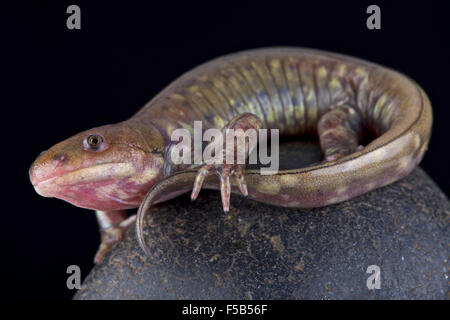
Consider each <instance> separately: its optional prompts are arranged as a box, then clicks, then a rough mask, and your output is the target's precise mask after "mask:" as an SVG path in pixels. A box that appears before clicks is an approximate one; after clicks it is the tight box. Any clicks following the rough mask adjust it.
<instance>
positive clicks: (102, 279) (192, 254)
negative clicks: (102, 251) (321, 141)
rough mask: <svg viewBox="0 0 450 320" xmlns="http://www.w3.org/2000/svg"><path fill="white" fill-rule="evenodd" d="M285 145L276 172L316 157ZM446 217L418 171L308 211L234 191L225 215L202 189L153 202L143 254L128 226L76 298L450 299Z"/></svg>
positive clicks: (441, 200)
mask: <svg viewBox="0 0 450 320" xmlns="http://www.w3.org/2000/svg"><path fill="white" fill-rule="evenodd" d="M288 145H289V148H287V149H286V148H284V149H283V150H284V151H283V153H282V158H283V157H284V159H286V158H287V160H286V161H284V163H285V164H284V165H283V166H284V168H287V167H290V166H292V164H296V165H297V166H299V163H300V162H302V165H306V163H311V162H314V161H317V160H318V159H319V157H320V151H319V150H318V149H317V148H316V147H314V146H312V145H310V144H303V145H302V146H301V148H300V149H301V150H302V151H303V152H298V150H299V148H298V144H296V143H290V144H288ZM293 145H294V146H295V148H292V146H293ZM292 150H297V151H296V152H294V153H292V152H293V151H292ZM282 163H283V161H282ZM286 163H287V164H286ZM449 213H450V203H449V201H448V199H447V198H446V196H445V195H444V194H443V193H442V192H441V191H440V190H439V188H438V187H437V186H436V185H435V184H434V183H433V182H432V180H431V179H430V178H429V177H428V176H427V175H426V174H425V173H424V172H423V171H422V170H421V169H420V168H417V169H416V170H414V171H413V172H412V173H411V174H410V175H409V176H408V177H406V178H405V179H403V180H401V181H399V182H396V183H394V184H392V185H390V186H387V187H384V188H381V189H378V190H375V191H372V192H370V193H368V194H365V195H363V196H360V197H358V198H355V199H352V200H350V201H347V202H344V203H340V204H337V205H332V206H328V207H324V208H316V209H309V210H305V209H288V208H280V207H274V206H269V205H264V204H260V203H257V202H255V201H251V200H248V199H245V198H243V197H239V196H235V195H234V196H233V195H232V200H231V209H230V213H229V214H228V215H224V214H223V212H222V209H221V202H220V195H219V193H218V192H216V191H208V190H203V191H202V192H201V193H200V196H199V199H198V200H197V201H195V202H191V201H190V200H189V197H188V195H182V196H180V197H179V198H177V199H174V200H171V201H169V202H167V203H163V204H160V205H157V206H155V207H154V208H153V209H152V214H151V216H152V217H151V219H149V217H147V218H148V219H147V224H146V226H145V230H144V231H145V233H144V234H145V237H146V240H147V243H148V244H149V246H150V247H151V248H152V251H153V253H152V256H151V257H146V256H145V254H144V252H143V251H142V250H141V248H140V247H139V245H138V243H137V241H136V236H135V231H134V228H131V229H130V230H128V231H127V233H126V235H125V239H124V241H123V242H122V243H120V244H118V245H116V246H115V247H114V248H113V250H112V251H111V252H110V253H109V254H107V256H106V257H105V259H104V261H103V262H102V263H100V264H99V265H97V266H95V267H94V269H93V270H92V271H91V273H90V274H89V275H88V277H87V278H86V279H85V281H84V283H83V285H82V288H81V289H80V290H79V291H78V292H77V294H76V295H75V297H74V298H75V299H448V298H449V290H448V271H447V264H448V261H447V259H448V256H449V250H448V246H449V243H450V241H449V229H448V222H449ZM150 220H151V224H150ZM371 265H376V266H379V268H380V274H379V275H380V279H381V282H380V285H381V288H380V289H378V290H377V289H374V290H369V289H368V287H367V279H368V278H369V277H370V276H371V275H373V272H372V273H371V274H369V273H366V271H367V268H368V267H369V266H371Z"/></svg>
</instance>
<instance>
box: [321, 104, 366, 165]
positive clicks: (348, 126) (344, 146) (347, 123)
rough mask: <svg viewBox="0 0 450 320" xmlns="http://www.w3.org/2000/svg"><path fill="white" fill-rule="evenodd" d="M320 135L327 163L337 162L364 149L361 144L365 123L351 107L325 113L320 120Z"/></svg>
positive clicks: (338, 108)
mask: <svg viewBox="0 0 450 320" xmlns="http://www.w3.org/2000/svg"><path fill="white" fill-rule="evenodd" d="M318 133H319V140H320V146H321V148H322V151H323V153H324V156H325V161H335V160H337V159H339V158H342V157H344V156H346V155H349V154H351V153H353V152H355V151H357V150H361V149H362V148H363V147H362V146H361V145H360V144H359V142H360V141H361V140H362V137H363V134H364V126H363V121H362V118H361V116H360V115H359V113H358V112H357V111H356V110H355V109H354V108H353V107H352V106H350V105H347V104H344V105H341V106H338V107H335V108H333V109H331V110H330V111H328V112H327V113H325V114H324V115H323V116H322V117H321V118H320V119H319V123H318Z"/></svg>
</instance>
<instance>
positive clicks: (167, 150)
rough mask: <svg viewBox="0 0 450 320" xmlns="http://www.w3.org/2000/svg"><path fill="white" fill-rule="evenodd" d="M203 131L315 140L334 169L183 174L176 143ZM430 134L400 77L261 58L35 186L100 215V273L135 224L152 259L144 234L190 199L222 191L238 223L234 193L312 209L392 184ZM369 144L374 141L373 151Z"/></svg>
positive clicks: (427, 115)
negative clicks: (176, 136) (165, 209)
mask: <svg viewBox="0 0 450 320" xmlns="http://www.w3.org/2000/svg"><path fill="white" fill-rule="evenodd" d="M194 121H201V122H202V129H203V130H207V129H210V128H216V129H222V130H225V129H242V130H243V132H244V133H245V132H246V131H248V130H249V129H255V130H260V129H278V130H279V133H280V135H281V136H291V137H292V136H294V137H295V136H302V135H316V136H318V138H319V142H320V145H321V148H322V151H323V154H324V160H323V161H322V162H320V163H317V164H314V165H311V166H309V167H304V168H299V169H290V170H279V171H278V172H276V173H275V174H271V175H263V174H261V172H260V171H259V170H246V169H245V164H242V163H241V164H237V163H231V164H228V163H212V164H211V163H210V164H206V163H202V164H198V165H196V166H195V165H175V164H173V162H172V161H171V159H170V154H171V150H173V147H174V145H176V144H175V142H174V141H172V139H171V137H172V134H173V133H174V131H175V130H176V129H179V128H184V129H186V130H188V131H189V132H193V128H194ZM431 127H432V110H431V104H430V101H429V99H428V97H427V95H426V94H425V92H424V91H423V89H422V88H421V87H420V86H419V85H418V84H417V83H415V82H414V81H413V80H411V79H410V78H408V77H407V76H405V75H403V74H401V73H399V72H397V71H394V70H392V69H389V68H387V67H383V66H380V65H378V64H375V63H371V62H367V61H364V60H361V59H358V58H354V57H349V56H345V55H341V54H336V53H330V52H325V51H319V50H312V49H304V48H262V49H254V50H248V51H242V52H238V53H234V54H230V55H226V56H223V57H220V58H217V59H214V60H212V61H210V62H207V63H205V64H202V65H200V66H198V67H196V68H194V69H193V70H191V71H189V72H187V73H185V74H183V75H182V76H181V77H179V78H178V79H176V80H175V81H174V82H172V83H171V84H169V85H168V86H167V87H166V88H165V89H164V90H162V91H161V92H160V93H159V94H158V95H156V96H155V97H154V98H153V99H151V100H150V101H149V102H148V103H147V104H146V105H145V106H144V107H143V108H142V109H140V110H139V111H138V112H137V113H136V114H134V115H133V116H132V117H131V118H130V119H128V120H126V121H123V122H119V123H116V124H111V125H105V126H101V127H97V128H93V129H90V130H86V131H84V132H81V133H79V134H77V135H75V136H73V137H70V138H68V139H66V140H64V141H62V142H60V143H58V144H56V145H55V146H53V147H52V148H50V149H48V150H47V151H44V152H43V153H41V155H40V156H39V157H38V158H37V159H36V160H35V161H34V162H33V164H32V165H31V167H30V170H29V175H30V180H31V182H32V184H33V186H34V188H35V190H36V192H37V193H38V194H40V195H42V196H45V197H56V198H60V199H63V200H65V201H68V202H70V203H72V204H74V205H76V206H79V207H83V208H89V209H92V210H95V211H96V214H97V218H98V222H99V225H100V230H101V238H102V241H101V244H100V248H99V250H98V252H97V254H96V257H95V261H96V262H98V261H101V260H102V258H103V256H104V255H105V253H106V252H107V251H108V250H109V249H110V248H111V246H112V245H113V244H114V243H116V242H117V241H120V240H121V238H122V235H123V232H124V230H126V228H127V227H129V226H130V225H131V224H133V223H134V222H135V221H136V229H137V236H138V240H139V243H140V245H141V247H142V248H143V249H144V251H145V252H146V253H147V254H148V253H149V252H148V248H147V246H146V244H145V241H144V239H143V234H142V224H143V221H144V216H145V213H146V212H148V211H149V210H150V208H151V206H152V204H154V203H157V202H162V201H166V200H168V199H171V198H173V197H176V196H178V195H180V194H183V193H186V192H189V191H192V193H191V197H192V199H195V198H196V197H197V195H198V193H199V191H200V189H201V188H202V187H203V188H209V189H218V190H220V191H221V195H222V205H223V208H224V210H225V211H228V210H229V198H230V194H231V193H241V194H243V195H244V196H248V197H249V198H250V199H253V200H256V201H261V202H264V203H267V204H271V205H276V206H285V207H298V208H311V207H320V206H325V205H330V204H334V203H338V202H342V201H345V200H348V199H351V198H353V197H357V196H359V195H361V194H363V193H366V192H369V191H371V190H373V189H375V188H380V187H382V186H385V185H387V184H390V183H392V182H394V181H397V180H399V179H401V178H402V177H405V176H406V175H407V174H409V173H410V172H411V171H412V170H413V169H414V168H415V167H416V166H417V165H418V163H419V162H420V161H421V159H422V158H423V156H424V153H425V151H426V149H427V146H428V142H429V139H430V135H431ZM367 134H369V135H370V136H371V137H373V138H372V140H371V141H369V142H367V143H365V145H363V143H364V141H365V140H364V137H365V136H367ZM235 148H237V147H235ZM235 151H236V152H239V151H242V150H237V149H236V150H235ZM249 151H250V150H247V152H246V154H245V157H248V152H249ZM216 176H218V178H219V180H218V179H217V177H216ZM137 207H139V210H138V217H137V219H136V215H132V216H130V217H128V216H127V214H126V212H125V210H127V209H132V208H137Z"/></svg>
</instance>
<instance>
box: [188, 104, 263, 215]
mask: <svg viewBox="0 0 450 320" xmlns="http://www.w3.org/2000/svg"><path fill="white" fill-rule="evenodd" d="M262 127H263V123H262V121H261V120H260V119H259V118H258V117H257V116H255V115H253V114H251V113H243V114H239V115H237V116H235V117H234V118H233V119H232V120H231V121H230V122H229V123H228V124H227V125H226V126H225V128H223V130H222V137H223V139H222V141H220V142H219V143H220V146H219V145H218V144H217V141H213V142H211V143H210V144H208V145H207V146H206V149H205V150H207V149H209V150H213V149H214V148H213V146H215V147H219V148H217V149H216V150H218V152H217V153H214V152H212V153H211V154H212V157H211V159H204V161H205V164H203V165H202V166H201V167H200V169H199V171H198V174H197V176H196V179H195V182H194V187H193V190H192V194H191V199H192V200H195V199H196V198H197V196H198V194H199V192H200V189H201V187H202V185H203V181H204V180H205V178H206V177H207V176H209V175H212V174H215V175H217V176H218V177H219V179H220V192H221V197H222V206H223V210H224V211H225V212H228V211H229V208H230V194H231V181H230V178H231V176H234V178H235V181H236V184H237V186H238V187H239V190H240V191H241V193H242V194H243V195H244V196H247V195H248V191H247V186H246V183H245V179H244V170H245V163H246V161H247V158H248V156H249V154H251V152H252V151H253V150H254V148H255V147H256V145H257V140H256V139H257V133H258V130H259V129H261V128H262ZM215 143H216V144H215ZM213 144H215V145H213Z"/></svg>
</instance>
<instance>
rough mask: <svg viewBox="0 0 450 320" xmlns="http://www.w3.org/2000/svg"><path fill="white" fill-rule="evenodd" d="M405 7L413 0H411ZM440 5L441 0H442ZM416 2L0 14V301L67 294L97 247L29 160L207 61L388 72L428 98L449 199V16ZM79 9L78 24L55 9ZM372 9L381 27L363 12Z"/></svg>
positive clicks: (84, 223) (88, 228)
mask: <svg viewBox="0 0 450 320" xmlns="http://www.w3.org/2000/svg"><path fill="white" fill-rule="evenodd" d="M414 3H415V4H414ZM442 3H443V2H442ZM442 3H441V2H437V1H436V2H435V1H424V2H422V3H419V2H412V1H395V2H394V1H390V2H387V1H370V2H369V1H329V2H326V1H301V0H297V1H290V2H284V1H278V0H277V1H268V2H263V1H257V2H244V1H240V2H230V1H226V2H222V1H208V2H205V3H203V4H200V3H197V4H194V3H191V2H190V1H189V2H188V1H184V2H180V3H176V2H168V1H167V2H166V1H164V2H160V1H158V2H156V1H145V2H144V1H117V2H112V1H107V2H106V1H105V2H94V1H78V0H72V1H33V2H31V1H30V2H29V3H25V2H20V1H19V2H17V3H16V4H15V5H14V6H5V5H2V6H3V7H2V8H1V19H0V30H1V31H0V32H1V52H2V53H1V54H2V59H1V61H2V62H1V65H2V70H1V75H2V79H3V85H2V90H1V93H2V94H1V98H2V100H1V111H2V113H1V114H2V120H3V121H2V123H3V124H4V125H3V126H2V129H3V130H4V131H5V133H4V134H3V135H2V136H3V139H2V144H1V147H2V152H1V154H2V157H1V158H2V161H4V162H5V163H4V164H3V165H2V167H1V169H2V170H1V172H2V174H1V177H2V180H1V181H2V182H1V185H2V186H3V189H4V191H3V192H2V197H1V199H2V208H3V210H2V213H3V216H2V222H3V223H2V225H3V227H2V238H3V240H2V254H1V256H2V258H1V265H2V269H4V272H2V289H3V290H1V292H2V295H3V296H5V297H9V298H57V299H66V298H70V297H71V296H72V295H73V293H74V292H73V291H70V290H68V289H67V288H66V277H67V274H66V268H67V266H69V265H72V264H76V265H79V266H80V267H81V270H82V277H83V278H84V277H85V276H86V275H87V273H88V272H89V270H90V268H92V266H93V263H92V259H93V257H94V254H95V251H96V249H97V246H98V244H99V234H98V230H97V225H96V220H95V216H94V214H93V212H90V211H89V210H85V209H80V208H76V207H74V206H72V205H70V204H68V203H65V202H63V201H61V200H55V199H47V198H42V197H40V196H38V195H37V194H36V193H35V192H34V190H33V188H32V186H31V183H30V182H29V178H28V167H29V165H30V164H31V163H32V161H33V160H34V159H35V158H36V156H37V155H38V154H39V152H40V151H42V150H44V149H47V148H48V147H50V146H51V145H53V144H55V143H56V142H58V141H60V140H62V139H64V138H67V137H69V136H71V135H73V134H75V133H77V132H79V131H82V130H85V129H88V128H91V127H95V126H99V125H103V124H107V123H114V122H119V121H122V120H125V119H126V118H128V117H129V116H131V115H132V114H134V113H135V112H136V111H137V110H138V109H139V108H140V107H141V106H142V105H143V104H145V103H146V102H147V101H148V100H149V99H150V98H151V97H153V96H154V95H155V94H156V93H158V92H159V91H160V90H161V89H163V88H164V87H165V86H166V85H167V84H168V83H169V82H170V81H172V80H173V79H175V78H176V77H178V76H179V75H180V74H181V73H183V72H185V71H188V70H189V69H191V68H193V67H195V66H197V65H198V64H200V63H202V62H205V61H206V60H209V59H211V58H215V57H217V56H220V55H223V54H226V53H231V52H235V51H238V50H243V49H250V48H256V47H265V46H301V47H311V48H318V49H324V50H329V51H335V52H340V53H344V54H348V55H353V56H357V57H360V58H364V59H367V60H370V61H374V62H377V63H380V64H383V65H386V66H389V67H392V68H394V69H397V70H399V71H401V72H403V73H405V74H407V75H409V76H410V77H412V78H413V79H415V80H416V81H417V82H418V83H419V84H420V85H421V86H422V87H423V88H424V89H425V91H426V92H427V94H428V95H429V97H430V99H431V101H432V104H433V112H434V126H433V136H432V139H431V143H430V147H429V150H428V152H427V154H426V156H425V158H424V160H423V162H422V164H421V165H422V167H423V168H424V169H425V170H426V171H427V172H428V173H429V174H430V176H431V177H432V178H433V179H434V180H435V181H436V182H437V184H438V185H439V186H440V187H441V189H442V190H443V191H444V192H446V193H447V194H449V191H450V181H449V178H450V174H449V170H448V163H449V161H448V158H447V154H448V151H447V149H448V147H449V143H448V137H449V134H448V131H449V130H450V124H449V119H450V118H449V117H450V112H449V108H450V105H449V102H448V94H449V91H450V80H449V79H450V78H449V75H450V63H449V59H450V46H449V30H450V28H449V27H450V24H449V18H450V11H448V10H446V8H444V7H443V5H442ZM70 4H77V5H79V6H80V7H81V30H68V29H67V28H66V19H67V17H68V15H67V14H66V8H67V6H68V5H70ZM370 4H378V5H379V6H380V7H381V24H382V29H381V30H368V29H367V28H366V19H367V17H368V15H367V14H366V8H367V7H368V6H369V5H370Z"/></svg>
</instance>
